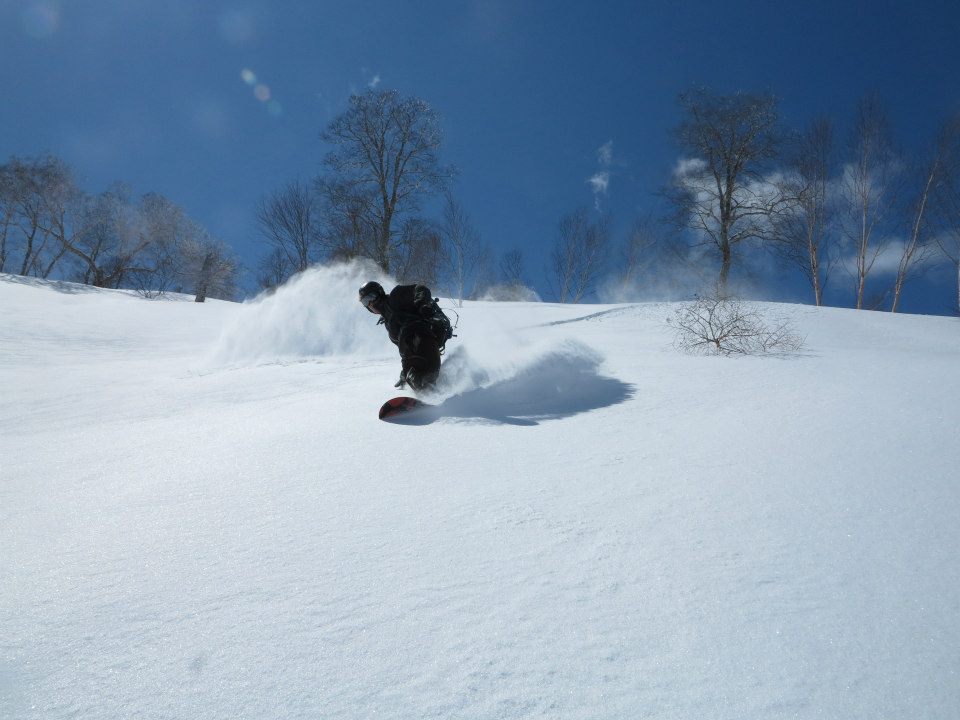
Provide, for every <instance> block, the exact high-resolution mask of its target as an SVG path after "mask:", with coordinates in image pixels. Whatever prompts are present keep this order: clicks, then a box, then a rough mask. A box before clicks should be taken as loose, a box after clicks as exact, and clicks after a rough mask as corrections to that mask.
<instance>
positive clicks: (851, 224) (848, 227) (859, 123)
mask: <svg viewBox="0 0 960 720" xmlns="http://www.w3.org/2000/svg"><path fill="white" fill-rule="evenodd" d="M848 152H849V157H848V162H847V165H846V168H845V172H844V177H843V196H844V233H845V235H846V237H847V239H848V241H849V242H850V243H851V245H852V247H853V251H854V262H855V271H854V279H855V281H856V287H855V291H856V308H857V309H858V310H860V309H862V308H863V305H864V292H865V290H866V285H867V278H868V277H869V275H870V271H871V270H872V269H873V266H874V263H876V260H877V258H878V257H879V256H880V254H881V253H882V252H884V250H886V248H887V245H888V244H889V236H886V235H884V234H883V233H882V229H883V228H882V225H883V222H884V221H885V220H886V219H887V213H888V210H889V208H890V207H892V206H893V204H894V202H895V201H896V198H895V194H896V189H897V186H896V182H897V179H898V178H897V175H898V171H899V167H898V160H897V158H896V154H895V152H894V149H893V138H892V135H891V132H890V125H889V122H888V120H887V115H886V112H885V111H884V109H883V106H882V105H881V103H880V100H879V98H878V97H877V96H876V95H868V96H866V97H865V98H863V99H862V100H861V101H860V103H859V105H858V106H857V117H856V123H855V125H854V130H853V133H852V135H851V137H850V143H849V151H848Z"/></svg>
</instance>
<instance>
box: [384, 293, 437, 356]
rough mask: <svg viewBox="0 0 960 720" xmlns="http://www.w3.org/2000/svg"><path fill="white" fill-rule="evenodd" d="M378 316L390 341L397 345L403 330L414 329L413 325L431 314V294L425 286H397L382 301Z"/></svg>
mask: <svg viewBox="0 0 960 720" xmlns="http://www.w3.org/2000/svg"><path fill="white" fill-rule="evenodd" d="M380 314H381V316H382V317H383V323H384V325H386V326H387V333H388V334H389V335H390V340H391V341H392V342H393V344H394V345H399V344H400V335H401V333H402V332H403V330H404V328H410V329H414V328H416V327H417V325H415V324H414V323H422V321H423V320H424V318H425V317H429V316H430V315H432V314H433V294H432V293H431V292H430V288H428V287H427V286H426V285H397V286H396V287H395V288H394V289H393V290H391V291H390V294H389V295H387V296H386V298H385V299H384V302H383V306H382V311H381V313H380ZM423 327H424V328H426V327H427V326H426V325H425V324H424V325H423Z"/></svg>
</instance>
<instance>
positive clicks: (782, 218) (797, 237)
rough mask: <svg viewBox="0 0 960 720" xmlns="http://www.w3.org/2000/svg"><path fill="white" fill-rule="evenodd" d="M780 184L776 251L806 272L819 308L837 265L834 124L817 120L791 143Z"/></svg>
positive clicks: (776, 222)
mask: <svg viewBox="0 0 960 720" xmlns="http://www.w3.org/2000/svg"><path fill="white" fill-rule="evenodd" d="M785 167H786V172H785V175H784V177H783V179H782V180H781V182H780V191H781V194H782V196H783V199H784V204H783V206H782V208H781V209H780V212H779V213H777V215H776V216H775V217H774V240H775V241H776V242H775V243H774V245H773V247H774V248H775V250H776V251H777V252H778V253H779V254H780V255H781V256H782V257H783V258H784V259H785V260H786V261H787V262H788V263H790V264H791V265H794V266H796V267H797V268H799V269H800V271H801V272H802V273H803V275H804V277H805V278H806V279H807V282H808V283H809V284H810V287H811V288H812V289H813V298H814V302H815V303H816V304H817V306H820V305H823V291H824V288H825V287H826V285H827V281H828V280H829V276H830V271H831V270H832V268H833V266H834V265H835V263H836V261H837V256H836V254H835V253H833V252H832V247H831V246H830V244H829V235H828V230H829V228H830V225H831V223H832V220H833V203H832V202H831V199H830V192H829V191H830V179H831V176H832V173H833V125H832V123H831V122H830V120H829V119H828V118H825V117H824V118H818V119H816V120H814V121H813V122H812V123H810V125H809V126H808V127H807V129H806V130H805V131H804V132H802V133H800V134H799V135H797V136H796V137H795V138H794V139H793V142H792V143H791V146H790V149H789V152H788V153H787V157H786V163H785Z"/></svg>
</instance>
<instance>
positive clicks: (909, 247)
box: [666, 90, 960, 312]
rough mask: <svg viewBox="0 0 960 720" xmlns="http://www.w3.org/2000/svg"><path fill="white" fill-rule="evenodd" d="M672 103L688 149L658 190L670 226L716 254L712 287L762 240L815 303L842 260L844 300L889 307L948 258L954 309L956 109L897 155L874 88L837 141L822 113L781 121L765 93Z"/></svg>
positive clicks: (761, 246)
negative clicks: (930, 134) (795, 122)
mask: <svg viewBox="0 0 960 720" xmlns="http://www.w3.org/2000/svg"><path fill="white" fill-rule="evenodd" d="M680 104H681V107H682V109H683V116H684V119H683V121H682V122H681V124H680V125H679V126H678V128H677V129H676V137H677V140H678V144H679V146H680V148H681V150H682V151H683V152H684V153H685V158H686V159H685V161H684V162H683V163H681V165H680V167H679V168H678V170H677V171H676V173H675V175H674V178H673V182H672V183H671V184H670V186H669V189H668V190H667V193H666V195H667V197H668V199H669V201H670V203H671V206H672V208H673V211H674V213H673V224H674V226H675V227H676V228H678V229H681V230H685V231H686V232H687V238H688V239H690V240H692V242H693V243H694V245H699V246H701V247H702V248H704V249H705V250H706V251H707V254H708V257H709V256H712V257H713V259H714V260H715V261H716V262H717V263H718V264H719V277H718V278H717V281H716V284H717V289H718V290H719V292H720V294H724V293H726V292H727V290H728V283H729V278H730V272H731V269H732V268H733V267H734V266H735V264H736V263H737V261H738V260H739V261H745V260H748V259H749V258H748V257H744V256H749V254H750V253H757V252H763V251H769V252H772V253H774V254H775V255H776V256H778V257H779V258H780V259H781V260H783V261H784V262H786V263H787V264H789V265H792V266H793V267H795V268H797V269H798V270H799V271H800V272H801V273H802V275H803V276H804V278H805V279H806V281H807V284H808V285H809V286H810V292H811V295H812V299H813V301H814V303H815V304H817V305H821V304H823V298H824V290H825V288H826V286H827V284H828V282H830V279H831V276H832V275H833V271H834V270H836V269H841V270H843V271H845V274H846V275H847V277H848V282H849V285H848V288H849V291H850V293H851V295H852V297H853V304H854V307H856V308H857V309H862V308H872V309H877V308H881V307H886V308H887V309H889V310H890V311H891V312H896V311H897V309H898V307H899V306H900V303H901V300H902V297H903V291H904V288H905V287H906V285H907V283H908V282H909V281H910V280H911V279H912V278H914V277H916V276H917V275H918V274H919V273H921V272H923V271H924V270H927V269H929V268H930V267H931V266H932V265H934V264H936V263H938V262H941V263H942V262H944V261H946V262H949V263H951V264H952V265H953V267H954V270H955V273H956V277H957V283H958V284H957V297H956V303H957V309H958V311H960V212H958V209H960V114H957V115H954V116H952V117H949V118H947V119H946V120H945V121H944V122H943V123H942V124H941V126H940V129H939V131H938V133H937V136H936V138H934V139H933V140H932V141H931V142H929V143H928V144H927V147H926V148H925V149H924V150H922V151H920V152H915V153H911V154H907V153H905V152H903V151H901V150H899V149H898V143H897V141H896V139H895V135H894V132H893V129H892V126H891V122H890V119H889V116H888V114H887V113H886V111H885V110H884V107H883V105H882V103H881V102H880V100H879V99H878V97H877V96H876V95H867V96H865V97H864V98H862V99H861V100H860V102H859V103H858V105H857V108H856V113H855V117H854V122H853V123H852V125H851V128H850V130H849V132H848V133H847V134H846V136H845V137H844V138H842V139H841V140H840V141H838V140H837V138H836V135H837V134H836V132H835V129H834V128H835V124H834V121H833V120H832V119H831V118H829V117H820V118H817V119H814V120H813V121H812V122H811V123H810V124H809V125H808V126H807V127H806V128H804V129H802V130H799V131H792V130H788V129H784V127H783V126H782V124H781V121H780V118H779V114H778V111H777V100H776V98H775V97H774V96H772V95H770V94H746V93H738V94H734V95H726V96H722V95H715V94H711V93H709V92H707V91H705V90H695V91H692V92H689V93H686V94H684V95H682V96H681V98H680ZM881 271H882V272H881ZM875 275H883V276H884V277H883V278H878V280H877V282H876V283H874V285H873V287H874V290H873V292H872V293H871V292H868V281H869V280H870V279H871V278H873V277H874V276H875ZM888 278H890V279H889V280H888Z"/></svg>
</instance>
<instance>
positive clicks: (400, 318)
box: [360, 281, 449, 390]
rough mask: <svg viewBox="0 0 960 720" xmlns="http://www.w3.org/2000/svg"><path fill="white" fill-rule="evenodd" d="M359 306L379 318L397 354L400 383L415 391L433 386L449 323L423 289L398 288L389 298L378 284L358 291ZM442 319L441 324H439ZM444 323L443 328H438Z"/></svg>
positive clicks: (415, 286)
mask: <svg viewBox="0 0 960 720" xmlns="http://www.w3.org/2000/svg"><path fill="white" fill-rule="evenodd" d="M360 302H361V303H362V304H363V306H364V307H365V308H366V309H367V310H369V311H370V312H372V313H374V314H376V315H379V316H380V323H382V324H383V325H385V326H386V328H387V334H388V335H389V336H390V340H391V341H392V342H393V344H394V345H396V346H397V349H398V350H399V351H400V365H401V370H400V380H399V381H398V382H397V384H396V385H395V387H398V388H402V387H403V386H404V385H405V384H407V385H410V387H412V388H413V389H414V390H426V389H429V388H430V387H432V386H433V384H434V383H435V382H436V381H437V377H438V376H439V374H440V353H441V352H442V348H443V346H444V344H445V343H446V341H447V338H448V337H449V333H448V332H446V331H445V330H446V328H449V321H447V320H446V316H444V315H443V313H442V311H441V310H440V309H439V307H437V304H436V303H435V302H434V299H433V295H432V294H431V292H430V288H428V287H426V286H425V285H397V287H395V288H394V289H393V290H391V291H390V294H389V295H388V294H387V293H386V292H385V291H384V289H383V286H382V285H380V283H377V282H373V281H371V282H368V283H367V284H365V285H364V286H363V287H362V288H360ZM438 314H439V316H443V321H438ZM444 322H445V323H446V328H444V327H441V325H443V323H444Z"/></svg>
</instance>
